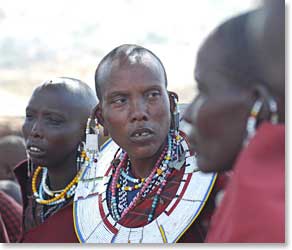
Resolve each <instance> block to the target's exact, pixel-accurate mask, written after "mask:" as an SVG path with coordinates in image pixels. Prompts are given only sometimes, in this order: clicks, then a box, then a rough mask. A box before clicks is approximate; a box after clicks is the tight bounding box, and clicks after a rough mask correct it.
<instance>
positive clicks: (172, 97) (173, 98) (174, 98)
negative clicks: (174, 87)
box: [168, 91, 178, 113]
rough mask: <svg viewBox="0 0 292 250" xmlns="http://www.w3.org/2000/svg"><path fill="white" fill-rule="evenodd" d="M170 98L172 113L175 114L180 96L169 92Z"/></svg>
mask: <svg viewBox="0 0 292 250" xmlns="http://www.w3.org/2000/svg"><path fill="white" fill-rule="evenodd" d="M168 98H169V103H170V112H171V113H174V112H175V111H176V108H177V103H178V95H177V94H176V93H175V92H172V91H168Z"/></svg>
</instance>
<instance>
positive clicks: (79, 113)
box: [23, 82, 96, 190]
mask: <svg viewBox="0 0 292 250" xmlns="http://www.w3.org/2000/svg"><path fill="white" fill-rule="evenodd" d="M86 92H88V90H86V89H84V88H83V87H80V86H79V85H78V84H72V85H71V83H70V82H69V83H66V84H65V85H62V86H61V84H58V83H56V84H47V85H46V84H44V85H41V86H40V87H38V88H37V89H36V90H35V91H34V93H33V95H32V97H31V99H30V101H29V103H28V106H27V108H26V118H25V122H24V124H23V135H24V138H25V142H26V147H27V150H28V153H29V155H30V158H31V160H32V162H33V163H34V164H35V165H37V166H38V165H40V166H44V167H47V168H48V175H49V179H50V185H51V188H52V189H53V190H59V189H63V188H64V187H65V186H66V185H67V184H69V182H70V181H71V180H72V179H73V178H74V177H75V175H76V171H77V170H76V157H77V148H78V145H79V144H80V142H81V141H82V139H84V131H85V126H86V120H87V117H88V116H89V115H90V111H91V109H92V108H93V107H94V105H96V99H95V98H93V95H92V94H91V95H86ZM86 96H87V98H86Z"/></svg>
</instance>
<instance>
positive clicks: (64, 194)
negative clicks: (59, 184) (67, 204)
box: [31, 166, 81, 205]
mask: <svg viewBox="0 0 292 250" xmlns="http://www.w3.org/2000/svg"><path fill="white" fill-rule="evenodd" d="M43 169H44V168H43V167H41V166H38V167H37V168H36V170H35V172H34V174H33V177H32V182H31V186H32V192H33V196H34V198H35V199H36V202H37V203H39V204H43V205H56V204H59V203H61V202H64V201H65V200H68V199H70V198H71V197H72V196H73V195H74V193H75V190H76V187H77V183H78V181H79V179H80V175H81V170H80V171H79V172H78V173H77V175H76V176H75V177H74V178H73V180H72V181H71V182H70V183H69V184H68V185H67V186H66V187H65V188H64V189H63V190H62V191H61V192H60V193H55V194H54V193H53V192H52V191H49V192H48V193H49V196H51V197H52V196H53V198H50V199H48V200H45V199H44V198H43V194H42V193H43V192H42V191H43V190H44V185H42V183H44V182H45V181H44V180H43V179H44V178H42V180H41V182H40V187H39V192H38V190H37V178H38V176H39V174H40V172H41V171H44V170H43ZM45 172H46V170H45ZM51 194H52V195H51Z"/></svg>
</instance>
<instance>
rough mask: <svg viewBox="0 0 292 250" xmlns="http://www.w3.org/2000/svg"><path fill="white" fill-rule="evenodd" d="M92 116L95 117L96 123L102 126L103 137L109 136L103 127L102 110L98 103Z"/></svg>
mask: <svg viewBox="0 0 292 250" xmlns="http://www.w3.org/2000/svg"><path fill="white" fill-rule="evenodd" d="M94 115H95V117H96V119H97V120H98V123H99V124H100V125H102V127H103V135H104V136H109V132H108V129H107V128H106V127H105V125H104V119H103V115H102V108H101V105H100V103H99V104H97V105H96V107H95V108H94Z"/></svg>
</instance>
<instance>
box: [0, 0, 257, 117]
mask: <svg viewBox="0 0 292 250" xmlns="http://www.w3.org/2000/svg"><path fill="white" fill-rule="evenodd" d="M0 2H1V4H0V31H1V36H0V50H1V48H2V58H0V72H1V70H3V72H4V70H5V73H6V72H12V73H13V72H20V71H22V72H23V74H25V75H26V74H27V75H30V76H31V78H32V81H35V82H36V83H38V81H39V80H40V78H42V77H43V79H42V80H45V79H47V77H48V76H49V74H50V72H48V73H47V74H46V73H43V71H40V72H41V74H42V75H41V76H37V73H35V69H32V68H31V67H30V63H31V64H32V63H35V62H36V60H47V61H50V60H51V62H52V63H53V62H54V60H58V63H60V62H61V63H60V65H59V67H58V68H56V69H54V71H53V72H54V74H57V75H58V76H61V75H66V76H71V77H75V78H81V79H82V80H84V81H86V82H87V83H88V84H89V85H90V86H92V87H93V84H94V80H93V74H94V70H95V68H96V66H97V63H98V62H99V61H100V59H101V58H102V56H104V55H105V54H106V53H108V52H109V51H110V50H112V49H113V48H114V47H116V46H118V45H121V44H123V43H135V44H139V45H142V46H144V47H146V48H148V49H150V50H152V51H153V52H154V53H155V54H157V55H158V57H160V59H161V60H162V62H163V63H164V65H165V68H166V71H167V75H168V79H169V88H170V89H171V90H175V91H178V92H179V93H185V94H183V97H182V98H181V100H182V101H186V102H188V101H190V100H191V98H192V97H193V96H194V93H195V92H194V89H195V83H194V80H193V68H194V63H195V55H196V51H197V49H198V47H199V45H200V44H201V43H202V41H203V39H204V38H205V37H206V35H207V34H208V33H209V32H210V31H211V30H212V29H213V28H214V27H215V26H217V25H218V24H219V23H220V22H222V21H224V20H226V19H227V18H230V17H232V16H234V15H237V14H239V13H242V12H245V11H247V10H250V9H252V8H254V7H255V6H256V5H257V4H258V3H259V1H257V0H244V1H242V0H201V1H198V0H94V1H89V0H87V1H85V0H78V1H77V0H75V1H74V0H72V1H65V0H63V1H61V0H58V1H53V0H50V1H35V0H25V1H19V0H0ZM4 42H5V43H4ZM1 46H2V47H1ZM13 46H14V47H13ZM3 55H4V56H3ZM5 56H6V58H5ZM42 58H43V59H42ZM72 62H76V65H77V64H78V65H83V67H85V69H84V68H83V69H82V70H81V69H80V70H79V69H78V67H77V66H76V67H77V68H76V67H74V70H72V69H71V71H70V70H69V69H68V67H66V64H67V63H68V65H69V64H70V63H72ZM52 67H56V65H54V66H52ZM32 70H33V72H32ZM13 75H16V74H12V76H13ZM34 75H35V79H34V78H33V76H34ZM3 77H4V73H3V74H2V79H1V75H0V91H1V85H2V86H4V85H3V84H4V78H3ZM8 77H10V75H9V76H8ZM52 77H53V76H52ZM20 84H21V83H20ZM22 84H24V83H22ZM2 91H3V88H2ZM5 91H7V90H5ZM6 93H7V92H6ZM8 94H9V96H8ZM10 94H11V95H12V96H13V95H14V94H18V95H19V93H7V95H6V98H7V100H6V101H7V102H9V100H10V99H11V98H12V99H13V97H11V96H10ZM21 98H22V99H21ZM21 98H20V99H19V100H20V101H19V102H21V100H22V103H19V105H17V104H13V105H8V106H13V109H14V110H13V111H9V110H8V111H7V108H6V109H2V110H1V109H0V115H3V114H8V113H10V114H19V115H21V114H23V110H24V109H23V108H22V107H23V103H25V102H27V100H28V96H21ZM2 100H3V99H2ZM19 106H21V107H19Z"/></svg>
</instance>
